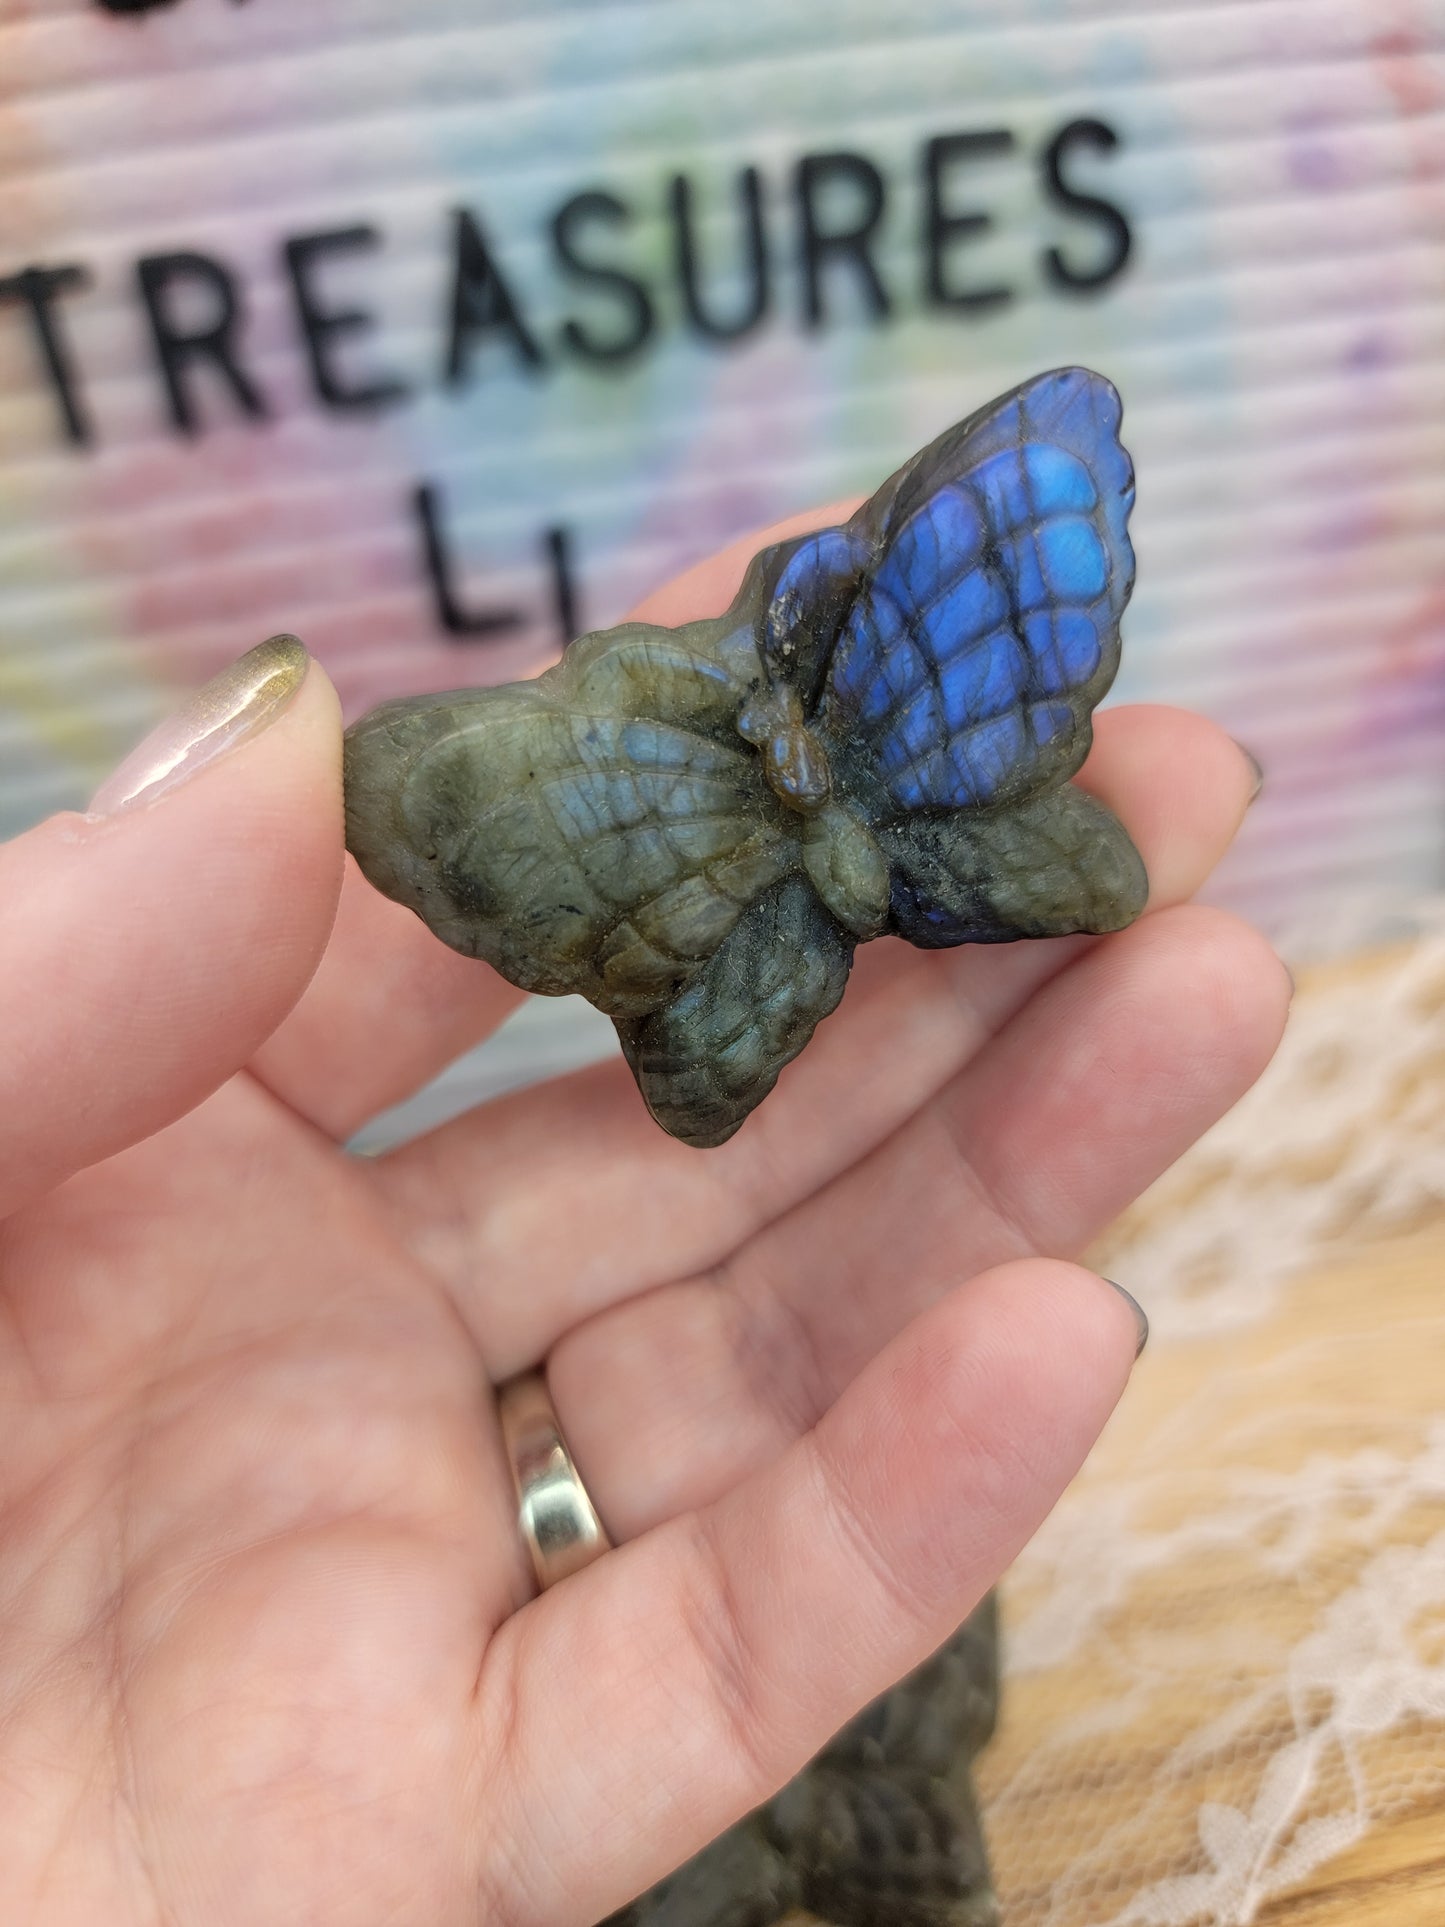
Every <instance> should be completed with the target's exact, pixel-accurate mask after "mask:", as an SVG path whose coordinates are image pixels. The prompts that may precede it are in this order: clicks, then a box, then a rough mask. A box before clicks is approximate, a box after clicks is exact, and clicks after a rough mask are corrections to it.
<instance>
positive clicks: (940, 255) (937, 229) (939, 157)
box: [923, 127, 1014, 314]
mask: <svg viewBox="0 0 1445 1927" xmlns="http://www.w3.org/2000/svg"><path fill="white" fill-rule="evenodd" d="M1013 144H1014V137H1013V135H1012V134H1011V133H1009V131H1008V129H1007V128H1006V127H994V128H990V129H989V130H988V132H987V133H983V134H940V135H939V136H938V137H937V139H935V140H931V141H930V142H929V143H928V145H927V147H925V148H924V150H923V171H924V178H925V183H926V200H925V207H924V216H923V247H924V255H925V258H926V260H927V262H928V279H927V283H926V288H927V299H928V302H929V304H930V306H932V307H935V308H962V309H963V310H964V311H965V313H968V314H979V313H982V312H983V310H985V309H987V308H998V307H1002V306H1003V304H1004V303H1005V302H1006V301H1012V300H1013V295H1014V291H1013V289H1012V288H1008V287H1004V286H1003V285H1002V283H997V284H995V285H994V286H993V287H990V288H950V287H949V286H948V282H947V278H946V276H945V275H944V271H943V270H944V251H945V249H946V248H947V246H948V244H949V242H950V241H961V240H962V239H963V237H964V236H965V235H966V234H982V233H984V232H985V231H986V230H987V229H989V228H991V227H992V226H993V220H992V218H991V217H990V216H989V215H987V214H984V213H983V212H982V211H981V210H980V209H978V208H970V209H969V210H968V212H967V213H960V212H958V211H957V210H954V209H949V208H945V206H944V197H943V174H944V169H945V168H946V167H947V166H948V164H949V162H950V161H954V160H969V159H984V158H987V157H988V156H991V155H996V154H1007V153H1008V152H1009V150H1010V149H1011V148H1012V146H1013Z"/></svg>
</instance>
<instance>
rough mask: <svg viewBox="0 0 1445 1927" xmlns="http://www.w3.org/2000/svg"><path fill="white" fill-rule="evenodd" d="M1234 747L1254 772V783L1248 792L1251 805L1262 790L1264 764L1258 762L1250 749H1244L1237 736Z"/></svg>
mask: <svg viewBox="0 0 1445 1927" xmlns="http://www.w3.org/2000/svg"><path fill="white" fill-rule="evenodd" d="M1234 747H1235V748H1236V749H1237V750H1238V751H1239V753H1240V755H1241V756H1242V757H1243V758H1244V760H1245V762H1246V763H1248V764H1249V767H1250V768H1251V769H1252V770H1253V771H1254V782H1253V783H1252V784H1251V786H1250V791H1249V800H1250V802H1251V803H1252V802H1253V801H1254V799H1255V798H1256V797H1257V796H1258V795H1259V793H1260V791H1261V790H1262V789H1263V788H1264V764H1263V763H1261V762H1260V760H1259V758H1258V757H1257V756H1256V755H1255V753H1254V751H1253V750H1252V749H1248V748H1246V747H1245V745H1244V744H1243V743H1242V742H1240V740H1239V738H1238V737H1237V736H1236V737H1235V738H1234Z"/></svg>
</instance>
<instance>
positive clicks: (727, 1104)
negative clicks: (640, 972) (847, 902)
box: [617, 876, 853, 1146]
mask: <svg viewBox="0 0 1445 1927" xmlns="http://www.w3.org/2000/svg"><path fill="white" fill-rule="evenodd" d="M852 960H853V945H852V940H851V938H849V937H848V936H847V935H846V934H845V932H844V931H843V930H842V928H841V927H840V926H839V924H838V923H837V922H836V921H835V920H834V918H833V917H832V916H831V915H830V914H829V913H828V911H827V910H825V909H824V908H823V905H822V904H821V903H820V902H819V900H818V897H817V895H816V894H815V892H814V890H813V888H812V886H811V885H810V884H809V883H807V882H806V881H805V880H804V879H803V878H802V877H800V876H790V877H787V878H785V879H784V880H783V881H782V882H780V883H778V884H777V885H775V886H774V888H773V889H771V890H770V891H768V892H767V893H766V894H765V895H764V896H763V897H761V898H760V899H759V900H758V901H757V902H755V903H753V904H752V905H750V906H749V908H748V909H747V910H746V911H745V912H744V914H743V915H742V916H740V917H739V919H738V921H737V923H736V924H735V926H734V927H733V929H732V930H731V931H730V933H729V934H728V935H727V937H726V938H724V940H723V941H722V942H721V943H720V944H719V945H718V947H717V949H716V951H715V952H714V953H713V955H712V956H711V957H710V958H709V959H708V961H707V962H706V963H705V964H704V965H703V966H702V967H701V969H700V970H699V971H698V973H697V975H696V976H695V977H694V978H693V979H692V980H691V981H690V982H689V983H688V984H687V985H686V987H685V988H684V989H683V990H682V991H681V992H680V993H679V994H678V995H677V996H676V997H675V998H673V999H672V1000H671V1002H669V1003H668V1004H666V1005H664V1006H663V1007H662V1008H661V1009H659V1010H656V1011H654V1012H652V1013H651V1014H649V1015H647V1016H644V1017H641V1018H634V1019H627V1018H620V1019H618V1020H617V1030H618V1035H619V1036H620V1037H621V1039H622V1048H623V1051H624V1053H625V1054H626V1057H627V1061H628V1063H629V1064H630V1065H631V1067H632V1071H633V1075H634V1076H635V1077H636V1079H637V1082H638V1086H639V1088H640V1089H641V1091H642V1095H643V1097H644V1098H645V1100H646V1102H647V1107H648V1109H649V1110H650V1111H651V1112H652V1115H653V1116H654V1117H655V1118H656V1119H657V1121H658V1123H659V1124H661V1125H662V1127H663V1129H664V1130H665V1131H669V1132H670V1133H671V1134H672V1135H673V1136H674V1137H678V1138H681V1139H682V1140H683V1141H684V1142H685V1143H688V1144H694V1145H698V1146H711V1145H716V1144H722V1143H724V1142H725V1141H726V1140H727V1139H728V1138H730V1137H731V1136H732V1134H733V1132H734V1131H736V1130H737V1128H738V1126H739V1125H740V1124H741V1123H742V1122H743V1120H744V1119H745V1118H746V1117H747V1116H748V1114H749V1113H750V1112H751V1111H752V1110H753V1109H754V1108H755V1106H757V1105H758V1104H760V1103H761V1102H762V1100H763V1098H765V1097H766V1096H767V1094H768V1092H769V1091H770V1090H771V1089H772V1088H773V1086H774V1084H775V1083H776V1082H777V1080H778V1075H779V1073H780V1072H781V1070H782V1069H783V1067H784V1066H785V1065H786V1064H788V1063H790V1062H791V1061H792V1059H793V1058H795V1057H796V1056H797V1054H798V1052H799V1051H800V1050H802V1048H803V1046H804V1045H805V1044H806V1043H807V1041H808V1039H809V1038H810V1037H811V1036H812V1034H813V1032H814V1030H815V1029H816V1027H817V1025H818V1024H819V1023H821V1021H822V1020H823V1018H824V1017H826V1016H827V1015H828V1014H829V1012H830V1011H832V1010H833V1009H835V1008H836V1006H837V1003H838V1000H839V998H840V997H841V996H842V995H843V988H844V985H845V984H846V983H847V980H848V971H849V968H850V966H851V964H852Z"/></svg>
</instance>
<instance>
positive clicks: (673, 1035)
mask: <svg viewBox="0 0 1445 1927" xmlns="http://www.w3.org/2000/svg"><path fill="white" fill-rule="evenodd" d="M1118 419H1119V406H1118V398H1117V396H1116V395H1115V394H1114V391H1113V390H1112V388H1110V387H1109V385H1108V383H1107V382H1105V381H1103V380H1102V379H1101V378H1100V377H1099V376H1097V375H1093V374H1090V373H1088V372H1087V371H1086V370H1083V369H1063V370H1058V371H1055V372H1053V373H1051V374H1048V375H1042V376H1039V377H1037V378H1036V379H1035V380H1034V381H1032V382H1030V383H1028V384H1026V385H1025V386H1024V387H1023V388H1021V389H1018V390H1015V391H1014V393H1013V394H1012V395H1008V396H1005V397H1003V398H1002V399H1001V400H1000V401H998V402H995V403H993V404H991V405H990V406H989V407H988V408H986V409H983V410H981V411H980V412H979V413H978V414H977V415H975V416H973V417H971V418H970V419H969V420H968V421H966V422H964V423H962V424H960V425H959V426H958V427H957V428H954V429H952V430H950V431H948V433H947V434H945V435H944V436H942V437H940V438H939V440H938V441H937V442H935V443H934V444H933V445H932V446H931V447H930V448H928V449H925V450H924V451H923V452H922V454H920V455H918V456H916V457H915V458H914V459H913V461H911V462H910V463H908V464H907V465H906V466H905V467H904V468H903V469H901V470H899V472H898V473H897V474H896V475H895V476H893V477H892V478H891V479H890V480H889V481H888V482H886V483H885V484H884V485H883V487H882V488H881V489H880V490H878V492H877V493H876V494H875V495H874V496H873V497H871V498H870V500H869V501H868V502H867V503H865V505H864V506H863V508H862V509H860V510H859V511H858V513H857V514H856V515H855V516H854V517H853V518H852V519H851V520H850V521H849V522H848V523H846V524H844V525H843V526H841V527H838V528H832V529H825V530H821V531H819V532H817V533H816V534H813V535H809V536H804V537H801V538H798V539H796V540H794V541H792V542H787V543H783V544H779V545H777V546H776V547H774V548H771V549H768V550H765V551H764V552H763V553H762V554H760V555H759V556H757V557H756V558H755V559H754V561H753V563H752V565H751V566H750V568H749V570H748V573H747V577H746V579H745V581H744V583H743V586H742V588H741V590H740V591H739V594H738V596H737V597H736V598H735V600H734V602H733V605H732V607H731V608H730V609H729V610H728V612H727V613H726V614H725V615H723V616H721V617H718V618H715V619H712V620H709V621H704V622H695V623H690V624H687V625H685V626H684V627H682V628H679V629H676V630H665V629H659V628H656V627H652V626H650V625H645V624H638V623H634V624H624V625H622V626H621V627H620V628H618V629H614V630H610V631H607V632H604V633H600V634H594V635H589V636H584V637H582V638H580V639H579V640H578V641H577V642H576V643H574V644H573V645H572V647H571V648H570V649H569V650H568V651H567V652H566V654H565V655H564V657H563V658H562V660H561V662H560V663H558V664H557V665H556V667H555V668H553V669H551V670H549V671H548V672H547V673H546V674H545V675H543V676H541V677H539V678H538V679H537V680H536V681H535V682H532V683H526V684H514V685H511V686H509V687H507V688H505V689H500V690H478V691H459V692H456V693H454V694H450V695H446V696H439V697H424V698H420V699H418V700H416V701H413V702H403V703H393V704H388V705H385V706H384V707H383V708H382V709H380V710H377V711H375V712H373V714H372V715H371V716H369V717H367V718H365V719H363V721H362V722H361V723H359V724H357V725H356V726H355V727H354V728H353V729H352V730H351V731H349V732H348V738H347V752H346V788H347V820H348V843H349V845H350V847H351V848H352V850H353V851H354V853H355V854H356V856H357V859H358V861H359V862H360V863H361V866H362V868H363V870H365V871H366V873H367V874H368V876H370V877H371V879H372V881H373V882H375V883H376V884H377V885H378V886H379V887H380V888H381V889H383V890H385V891H386V892H387V893H388V894H389V895H392V896H394V897H396V898H397V899H398V900H399V901H401V902H404V903H407V904H409V905H410V906H411V907H412V908H414V909H415V910H417V911H418V913H419V914H420V915H421V916H422V917H423V918H424V919H425V920H426V921H427V923H428V924H429V925H430V926H431V928H432V929H433V930H435V931H436V932H437V933H438V934H439V935H440V936H442V937H443V938H444V939H445V940H446V941H447V942H449V943H451V944H452V945H453V946H454V947H456V948H457V949H460V950H462V951H463V952H465V953H466V954H468V955H473V956H478V957H483V958H485V959H487V961H489V962H491V963H492V964H494V965H495V966H496V967H497V968H498V969H499V970H501V971H502V972H503V974H504V975H506V976H508V977H509V978H511V979H512V981H513V982H515V983H518V984H520V985H521V986H522V987H523V988H525V989H529V990H535V991H541V992H546V993H560V992H567V991H579V992H580V993H581V994H582V995H583V996H585V997H587V998H589V1000H590V1001H592V1002H593V1003H595V1004H596V1005H597V1006H598V1007H599V1008H600V1009H602V1010H604V1011H606V1012H607V1014H608V1015H609V1016H611V1017H612V1018H613V1019H614V1021H615V1022H616V1024H617V1026H618V1031H619V1035H620V1036H621V1039H622V1044H623V1048H624V1051H625V1053H626V1055H627V1057H628V1060H629V1062H630V1063H631V1064H632V1066H633V1069H634V1072H635V1073H636V1074H637V1076H638V1080H639V1084H640V1085H641V1088H642V1091H643V1095H644V1097H645V1098H646V1100H647V1102H648V1105H649V1108H650V1109H651V1110H652V1112H653V1114H654V1116H655V1117H657V1119H658V1121H659V1122H660V1123H661V1124H662V1125H663V1126H664V1128H665V1129H667V1130H669V1131H671V1132H672V1133H673V1134H674V1135H676V1136H679V1137H681V1138H683V1139H685V1140H686V1141H688V1142H691V1143H694V1144H698V1145H708V1144H715V1143H720V1142H722V1141H723V1139H724V1138H726V1137H728V1136H730V1135H731V1133H732V1132H733V1131H734V1130H736V1129H737V1128H738V1126H739V1125H740V1124H741V1123H742V1121H743V1120H744V1118H745V1117H746V1116H747V1115H748V1113H749V1112H750V1111H751V1110H752V1109H753V1108H754V1107H755V1106H756V1104H757V1103H758V1102H760V1101H761V1099H762V1098H763V1097H764V1096H765V1095H766V1094H767V1092H768V1091H769V1090H770V1089H771V1088H772V1086H773V1083H774V1082H775V1081H776V1079H777V1076H778V1074H779V1072H780V1070H781V1069H782V1068H783V1066H784V1065H785V1064H786V1063H787V1062H788V1061H789V1060H790V1059H791V1058H792V1057H794V1056H796V1055H797V1053H798V1051H799V1050H801V1049H802V1047H803V1045H804V1044H805V1043H806V1042H807V1041H808V1039H809V1037H810V1036H811V1035H812V1032H813V1030H814V1028H815V1027H816V1025H817V1024H818V1022H820V1021H821V1019H822V1018H823V1017H824V1016H826V1015H827V1014H828V1013H829V1011H831V1010H832V1009H833V1008H834V1007H835V1005H836V1003H837V1001H838V998H839V997H840V996H841V994H842V987H843V984H844V983H845V981H846V977H847V972H848V968H849V965H850V963H851V959H852V953H853V949H854V946H855V945H856V944H857V943H859V942H864V941H867V940H868V939H870V938H873V937H876V936H880V935H883V934H896V935H900V936H903V937H906V938H907V939H908V940H909V941H911V942H913V943H916V944H920V945H922V946H924V947H929V948H941V947H947V946H950V945H953V944H957V943H962V942H999V941H1007V940H1012V939H1015V938H1019V937H1026V936H1041V935H1054V934H1062V933H1064V932H1067V931H1074V930H1081V929H1082V930H1105V929H1115V928H1118V927H1120V926H1121V925H1122V924H1124V923H1127V922H1128V921H1129V920H1130V919H1131V918H1132V917H1133V916H1134V915H1136V914H1137V913H1138V911H1139V909H1140V908H1142V904H1143V896H1144V879H1143V871H1142V866H1141V865H1140V864H1139V860H1138V857H1137V855H1136V854H1135V853H1134V851H1133V849H1132V846H1131V845H1130V844H1129V842H1128V839H1127V837H1126V836H1125V835H1124V833H1123V831H1122V829H1121V828H1120V826H1119V825H1118V824H1117V823H1116V822H1115V820H1114V819H1113V818H1112V817H1111V816H1109V814H1108V813H1107V812H1106V811H1104V810H1103V809H1102V807H1101V806H1099V805H1098V804H1096V803H1093V802H1092V800H1091V799H1090V798H1088V797H1087V796H1086V795H1085V794H1084V793H1083V792H1081V791H1079V790H1076V789H1074V788H1073V787H1072V786H1071V785H1070V784H1069V782H1068V779H1069V777H1070V776H1072V775H1073V773H1074V772H1075V770H1076V769H1077V768H1078V766H1079V764H1080V763H1081V762H1082V760H1083V757H1084V755H1085V754H1086V752H1087V749H1088V745H1089V739H1090V730H1089V717H1090V713H1091V711H1092V709H1093V706H1094V704H1095V703H1096V702H1097V701H1098V700H1099V698H1100V697H1101V696H1102V695H1103V693H1104V691H1105V690H1106V689H1107V687H1108V685H1109V683H1110V681H1111V680H1112V678H1113V675H1114V671H1115V668H1116V666H1117V661H1118V628H1119V618H1120V616H1121V614H1122V612H1123V608H1124V605H1125V603H1126V601H1127V599H1128V596H1129V592H1130V588H1131V586H1132V582H1133V554H1132V550H1131V548H1130V545H1129V540H1128V534H1127V527H1126V524H1127V519H1128V513H1129V509H1130V506H1131V504H1132V500H1133V474H1132V469H1131V466H1130V463H1129V459H1128V456H1127V455H1126V454H1125V452H1124V450H1123V448H1122V447H1121V445H1120V443H1119V440H1118ZM763 950H766V952H767V954H766V956H764V955H762V954H760V953H761V951H763ZM775 978H776V981H774V979H775ZM749 999H752V1000H753V1001H752V1002H751V1004H750V1003H749V1002H748V1000H749Z"/></svg>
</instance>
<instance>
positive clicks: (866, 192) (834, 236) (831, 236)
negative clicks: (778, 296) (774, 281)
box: [796, 153, 890, 328]
mask: <svg viewBox="0 0 1445 1927" xmlns="http://www.w3.org/2000/svg"><path fill="white" fill-rule="evenodd" d="M796 179H797V195H798V214H799V220H800V223H801V238H802V244H803V245H802V254H803V317H804V319H805V321H806V322H807V325H808V326H809V327H810V328H816V327H819V326H820V325H821V323H822V320H823V291H822V275H821V272H820V270H821V269H822V267H823V264H824V263H825V262H826V261H829V260H835V259H836V260H844V261H851V262H852V263H853V265H854V267H855V268H856V269H857V271H858V280H859V285H860V287H861V288H862V291H863V299H864V306H865V307H866V308H867V309H868V311H869V313H870V314H871V315H872V316H873V318H874V320H881V319H882V318H883V316H884V315H886V314H887V313H888V310H889V305H890V304H889V300H888V290H887V289H886V288H885V287H884V285H883V282H882V280H881V279H880V277H879V274H878V270H877V268H876V267H874V265H873V257H872V256H871V255H870V254H869V252H868V244H869V242H870V241H871V240H872V239H873V234H874V230H875V229H876V228H877V226H878V223H879V222H880V221H881V220H882V218H883V205H884V201H885V199H886V191H885V189H884V185H883V176H882V175H881V174H880V173H879V172H878V169H877V168H876V167H875V166H874V165H873V163H872V161H870V160H867V159H865V157H864V156H863V155H862V154H846V153H845V154H805V155H804V156H803V158H802V160H800V161H799V162H798V172H797V177H796ZM834 181H847V182H849V183H850V184H851V185H852V186H853V187H854V188H855V189H856V191H858V192H859V193H861V194H862V197H863V201H862V208H861V211H860V212H859V214H858V215H857V217H856V219H855V220H854V221H853V223H852V224H851V226H844V227H839V228H834V229H832V230H831V231H830V230H828V229H826V228H824V227H822V226H821V225H820V223H819V218H818V202H819V198H820V196H821V195H822V194H824V193H826V192H827V190H828V187H829V184H830V183H831V182H834Z"/></svg>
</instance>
